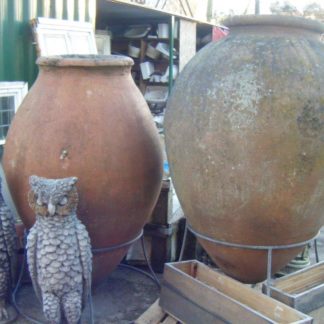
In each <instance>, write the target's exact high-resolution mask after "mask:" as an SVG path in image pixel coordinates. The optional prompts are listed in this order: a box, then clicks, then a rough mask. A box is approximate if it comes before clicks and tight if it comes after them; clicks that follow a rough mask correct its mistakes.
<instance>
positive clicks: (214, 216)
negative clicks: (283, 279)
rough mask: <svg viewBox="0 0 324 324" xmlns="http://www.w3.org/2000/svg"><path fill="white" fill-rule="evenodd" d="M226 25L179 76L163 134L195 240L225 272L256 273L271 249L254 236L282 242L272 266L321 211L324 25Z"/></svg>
mask: <svg viewBox="0 0 324 324" xmlns="http://www.w3.org/2000/svg"><path fill="white" fill-rule="evenodd" d="M226 25H227V26H229V28H230V34H229V36H228V37H226V38H225V39H223V40H222V41H219V42H216V43H210V44H209V45H207V46H206V47H204V48H203V49H202V50H201V51H199V52H198V53H197V54H196V56H195V57H194V58H193V59H192V60H191V61H190V63H189V64H188V65H187V66H186V67H185V69H184V70H183V72H182V73H181V75H180V76H179V78H178V79H177V82H176V84H175V87H174V89H173V92H172V95H171V98H170V100H169V101H168V105H167V112H166V117H165V136H166V146H167V154H168V159H169V163H170V169H171V176H172V178H173V181H174V185H175V189H176V192H177V194H178V196H179V199H180V202H181V204H182V206H183V209H184V212H185V215H186V216H187V218H188V222H189V224H190V226H191V227H192V228H193V230H194V231H195V232H196V233H198V234H201V235H202V237H203V238H200V239H199V241H200V243H201V244H202V245H203V247H204V248H205V249H206V251H207V252H208V254H209V255H210V256H211V258H212V259H213V260H214V261H215V262H216V264H217V265H218V266H219V267H220V268H221V269H222V270H223V271H224V272H225V273H227V274H228V275H230V276H232V277H234V278H236V279H239V280H241V281H242V282H247V283H254V282H258V281H262V280H264V279H265V278H266V269H267V250H266V249H265V250H254V249H250V248H251V247H260V246H265V248H267V247H276V248H278V247H279V248H278V249H277V250H274V251H273V260H272V272H275V271H277V270H279V269H280V268H282V267H283V266H285V264H287V263H288V262H289V261H290V260H291V259H292V258H293V257H294V256H295V255H296V254H297V253H298V252H299V251H300V250H301V249H302V247H298V248H296V247H294V248H285V249H284V248H280V247H282V246H285V245H290V244H298V243H302V242H304V241H306V240H310V239H312V238H313V237H314V236H316V234H317V233H318V231H319V229H320V228H321V226H322V225H323V223H324V213H323V210H324V145H323V144H324V142H323V141H324V44H323V43H321V42H320V35H321V33H323V32H324V25H323V24H321V23H319V22H316V21H311V20H306V19H303V18H296V17H286V16H285V17H283V16H242V17H233V18H232V19H230V20H228V21H227V22H226ZM207 238H208V239H211V241H210V240H207ZM224 244H225V245H224ZM226 244H227V245H226ZM228 244H234V245H235V247H229V246H228ZM243 246H244V248H243ZM246 246H248V248H246Z"/></svg>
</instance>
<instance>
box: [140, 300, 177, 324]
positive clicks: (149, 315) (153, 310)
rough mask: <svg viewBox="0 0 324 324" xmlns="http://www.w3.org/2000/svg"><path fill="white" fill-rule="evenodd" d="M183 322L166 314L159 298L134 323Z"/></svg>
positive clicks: (173, 323) (170, 323)
mask: <svg viewBox="0 0 324 324" xmlns="http://www.w3.org/2000/svg"><path fill="white" fill-rule="evenodd" d="M161 323H162V324H181V322H179V321H177V320H176V319H175V318H173V317H172V316H170V315H168V314H166V313H165V312H164V311H163V309H162V308H161V307H160V306H159V299H157V300H156V301H155V303H154V304H152V305H151V306H150V308H148V309H147V310H146V311H145V313H143V314H142V315H141V316H140V317H139V318H138V319H137V320H136V321H135V322H134V324H161Z"/></svg>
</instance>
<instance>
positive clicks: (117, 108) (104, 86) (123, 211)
mask: <svg viewBox="0 0 324 324" xmlns="http://www.w3.org/2000/svg"><path fill="white" fill-rule="evenodd" d="M37 63H38V65H39V67H40V72H39V76H38V78H37V80H36V82H35V84H34V85H33V87H32V88H31V90H30V91H29V93H28V95H27V97H26V98H25V100H24V101H23V103H22V105H21V106H20V108H19V110H18V112H17V114H16V116H15V118H14V120H13V123H12V125H11V127H10V130H9V133H8V137H7V140H6V144H5V150H4V156H3V166H4V170H5V175H6V179H7V182H8V185H9V188H10V192H11V194H12V197H13V199H14V202H15V203H16V206H17V209H18V212H19V214H20V216H21V218H22V220H23V222H24V224H25V226H26V227H27V228H30V227H31V226H32V225H33V223H34V220H35V215H33V212H32V211H31V209H30V208H29V206H28V202H27V192H28V190H29V185H28V178H29V176H30V175H32V174H35V175H38V176H42V177H47V178H63V177H69V176H76V177H78V178H79V181H78V184H77V188H78V192H79V197H80V201H79V207H78V216H79V218H80V219H81V221H82V222H83V223H84V224H85V225H86V227H87V229H88V231H89V234H90V238H91V243H92V247H93V248H95V249H99V248H106V247H111V246H115V245H118V244H123V243H125V242H128V241H130V240H132V239H133V238H135V237H136V236H137V235H138V234H139V233H140V231H141V229H142V227H143V225H144V224H145V222H146V221H147V219H148V217H149V216H150V214H151V211H152V209H153V207H154V205H155V202H156V200H157V197H158V194H159V192H160V186H161V179H162V155H161V147H160V142H159V138H158V134H157V130H156V128H155V125H154V123H153V120H152V117H151V114H150V112H149V109H148V107H147V104H146V102H145V100H144V98H143V96H142V95H141V93H140V91H139V90H138V88H137V87H136V85H135V83H134V82H133V80H132V78H131V74H130V70H131V66H132V64H133V61H132V60H131V59H129V58H126V57H120V56H59V57H48V58H45V57H44V58H40V59H38V62H37ZM128 248H129V246H126V247H123V248H120V249H116V250H114V251H111V252H106V253H101V254H95V256H94V280H95V282H98V281H100V280H101V279H103V278H104V277H105V276H106V275H107V274H108V273H109V272H111V271H112V270H113V269H114V268H115V267H116V265H117V264H118V263H119V262H120V260H121V259H122V258H123V257H124V255H125V253H126V252H127V250H128Z"/></svg>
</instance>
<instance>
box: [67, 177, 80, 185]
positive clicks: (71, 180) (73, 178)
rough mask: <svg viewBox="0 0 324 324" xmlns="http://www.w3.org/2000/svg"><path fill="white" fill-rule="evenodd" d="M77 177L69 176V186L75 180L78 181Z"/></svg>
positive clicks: (74, 182)
mask: <svg viewBox="0 0 324 324" xmlns="http://www.w3.org/2000/svg"><path fill="white" fill-rule="evenodd" d="M78 180H79V179H78V178H77V177H71V178H70V181H69V184H70V185H71V186H73V185H75V184H76V183H77V182H78Z"/></svg>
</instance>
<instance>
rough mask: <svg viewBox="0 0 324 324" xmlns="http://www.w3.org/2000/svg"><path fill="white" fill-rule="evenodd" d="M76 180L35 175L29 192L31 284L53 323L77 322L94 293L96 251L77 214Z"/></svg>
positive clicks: (28, 253)
mask: <svg viewBox="0 0 324 324" xmlns="http://www.w3.org/2000/svg"><path fill="white" fill-rule="evenodd" d="M77 180H78V179H77V178H75V177H71V178H64V179H46V178H41V177H37V176H31V177H30V179H29V184H30V188H31V190H30V191H29V193H28V201H29V205H30V207H31V208H32V209H33V210H34V211H35V214H36V222H35V224H34V226H33V227H32V228H31V230H30V232H29V234H28V236H27V262H28V267H29V272H30V276H31V279H32V283H33V287H34V290H35V292H36V295H37V297H38V298H39V299H40V301H41V302H42V304H43V312H44V315H45V317H46V319H47V320H48V321H49V322H50V323H53V324H54V323H60V322H61V317H62V316H64V317H65V319H66V321H67V322H68V323H69V324H72V323H75V324H76V323H78V321H79V320H80V317H81V312H82V308H83V307H84V305H85V303H86V301H87V299H88V296H89V294H90V292H91V272H92V254H91V245H90V239H89V235H88V232H87V230H86V228H85V226H84V225H83V224H82V223H81V222H80V220H79V219H78V218H77V215H76V209H77V204H78V193H77V189H76V186H75V184H76V182H77Z"/></svg>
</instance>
